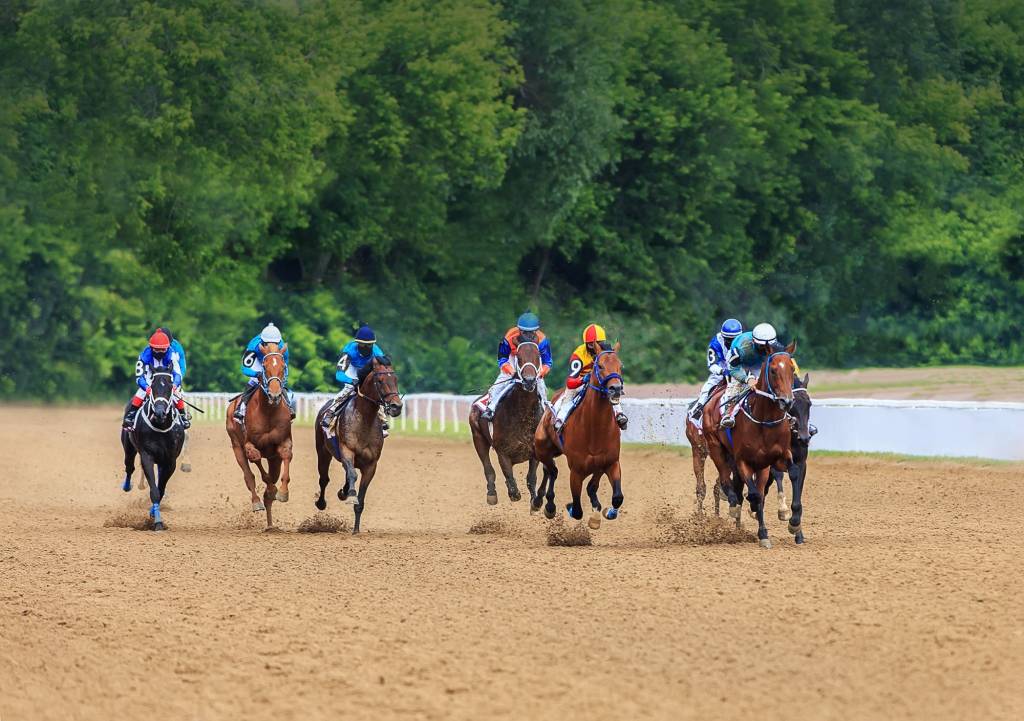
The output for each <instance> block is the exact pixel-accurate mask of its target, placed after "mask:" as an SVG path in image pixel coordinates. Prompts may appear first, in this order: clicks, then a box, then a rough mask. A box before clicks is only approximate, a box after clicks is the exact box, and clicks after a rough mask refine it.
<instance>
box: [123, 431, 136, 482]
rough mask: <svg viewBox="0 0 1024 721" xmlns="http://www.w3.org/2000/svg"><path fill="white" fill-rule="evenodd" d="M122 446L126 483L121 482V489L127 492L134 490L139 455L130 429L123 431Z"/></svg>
mask: <svg viewBox="0 0 1024 721" xmlns="http://www.w3.org/2000/svg"><path fill="white" fill-rule="evenodd" d="M121 447H122V448H124V483H122V484H121V490H122V491H124V492H125V493H127V492H128V491H130V490H132V473H134V472H135V456H136V455H138V452H137V451H136V450H135V444H134V443H132V439H131V437H130V436H129V435H128V431H125V430H122V431H121Z"/></svg>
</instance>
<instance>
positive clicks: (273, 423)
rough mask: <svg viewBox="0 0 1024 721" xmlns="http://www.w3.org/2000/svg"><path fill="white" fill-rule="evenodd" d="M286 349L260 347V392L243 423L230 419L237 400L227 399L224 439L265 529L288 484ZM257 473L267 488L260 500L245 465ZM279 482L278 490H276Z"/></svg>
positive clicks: (289, 425) (289, 423) (289, 437)
mask: <svg viewBox="0 0 1024 721" xmlns="http://www.w3.org/2000/svg"><path fill="white" fill-rule="evenodd" d="M287 348H288V346H287V345H282V346H280V347H278V345H277V343H263V344H261V345H260V352H261V353H262V354H263V370H261V371H260V376H259V380H260V388H259V390H260V391H261V392H257V393H254V394H253V396H252V400H250V401H249V403H248V406H247V407H246V410H245V423H239V422H238V421H236V420H235V418H234V413H235V407H236V406H237V405H238V396H236V397H234V398H232V399H231V402H230V403H228V409H227V429H228V438H230V439H231V449H232V450H233V451H234V452H235V460H236V461H238V465H239V467H240V468H241V469H242V475H244V476H245V485H246V488H248V489H249V494H250V496H251V497H252V510H253V512H254V513H259V512H260V511H263V510H266V512H267V528H272V527H273V525H274V522H273V516H272V515H271V508H272V507H273V505H274V501H275V500H277V501H281V503H284V502H286V501H287V500H288V483H289V481H290V480H291V475H290V472H289V466H290V465H291V462H292V420H291V411H289V409H288V404H287V403H286V402H284V403H282V401H284V400H285V399H284V393H285V385H284V379H285V374H286V372H287V366H286V365H285V362H284V352H285V350H287ZM263 459H266V461H267V470H264V469H263ZM250 463H251V464H253V465H254V466H256V468H258V469H259V471H260V477H262V479H263V482H264V483H265V484H267V487H266V489H265V490H264V491H263V500H262V501H260V497H259V496H257V495H256V477H255V476H254V475H253V472H252V469H251V468H249V464H250ZM278 479H280V482H281V487H280V488H278V487H277V483H278Z"/></svg>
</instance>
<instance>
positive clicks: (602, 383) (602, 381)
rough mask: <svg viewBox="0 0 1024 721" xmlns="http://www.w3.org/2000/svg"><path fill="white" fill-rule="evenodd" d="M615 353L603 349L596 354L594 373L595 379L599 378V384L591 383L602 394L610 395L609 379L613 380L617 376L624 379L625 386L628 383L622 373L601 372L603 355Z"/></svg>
mask: <svg viewBox="0 0 1024 721" xmlns="http://www.w3.org/2000/svg"><path fill="white" fill-rule="evenodd" d="M614 353H615V351H613V350H603V351H601V352H600V353H598V354H597V355H596V356H594V370H593V375H594V378H595V380H597V385H596V386H595V385H594V384H593V383H590V387H591V388H593V389H594V390H596V391H597V392H598V393H600V394H601V395H605V396H606V395H608V381H613V380H615V379H616V378H618V379H619V380H620V381H622V384H623V386H625V384H626V382H625V381H623V380H622V375H620V374H619V373H609V374H608V375H602V374H601V356H606V355H609V354H614Z"/></svg>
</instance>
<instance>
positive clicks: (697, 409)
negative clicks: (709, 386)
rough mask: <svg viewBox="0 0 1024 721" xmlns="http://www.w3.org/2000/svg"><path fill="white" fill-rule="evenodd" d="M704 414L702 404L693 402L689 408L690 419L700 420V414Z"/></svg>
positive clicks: (698, 401) (696, 401)
mask: <svg viewBox="0 0 1024 721" xmlns="http://www.w3.org/2000/svg"><path fill="white" fill-rule="evenodd" d="M703 412H704V404H703V403H701V402H700V400H695V401H694V402H693V405H692V406H691V407H690V418H693V419H694V420H700V414H701V413H703Z"/></svg>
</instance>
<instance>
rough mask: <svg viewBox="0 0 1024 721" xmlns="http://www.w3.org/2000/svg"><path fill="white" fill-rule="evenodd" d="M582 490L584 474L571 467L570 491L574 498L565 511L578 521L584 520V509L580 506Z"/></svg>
mask: <svg viewBox="0 0 1024 721" xmlns="http://www.w3.org/2000/svg"><path fill="white" fill-rule="evenodd" d="M582 492H583V474H582V473H580V472H579V471H577V470H575V469H573V468H570V469H569V493H571V494H572V500H571V501H569V503H567V504H566V506H565V511H566V513H568V514H569V518H572V519H574V520H577V521H581V520H583V509H582V508H581V507H580V494H581V493H582ZM598 523H600V521H598Z"/></svg>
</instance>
